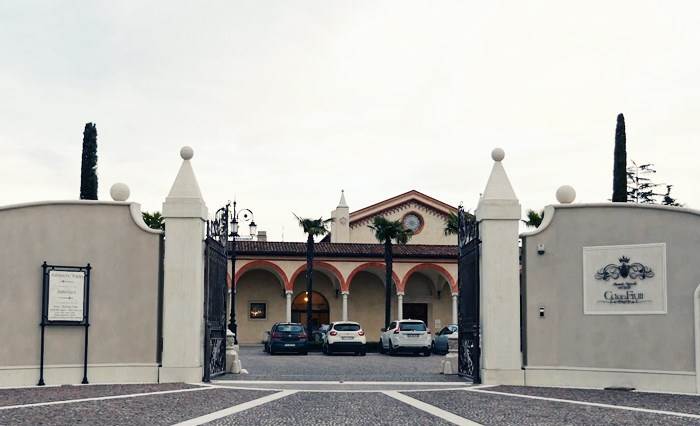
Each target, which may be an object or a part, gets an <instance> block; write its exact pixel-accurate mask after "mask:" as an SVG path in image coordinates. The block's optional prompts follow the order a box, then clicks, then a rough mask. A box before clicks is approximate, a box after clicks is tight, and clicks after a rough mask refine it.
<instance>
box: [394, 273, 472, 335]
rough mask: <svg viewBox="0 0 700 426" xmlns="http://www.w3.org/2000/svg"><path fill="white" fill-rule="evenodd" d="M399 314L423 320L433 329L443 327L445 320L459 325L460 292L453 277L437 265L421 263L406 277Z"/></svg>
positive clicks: (402, 288)
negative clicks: (458, 306)
mask: <svg viewBox="0 0 700 426" xmlns="http://www.w3.org/2000/svg"><path fill="white" fill-rule="evenodd" d="M399 291H400V292H401V293H402V295H400V296H399V299H401V307H402V308H401V309H400V313H401V316H402V317H406V316H410V317H411V318H414V319H422V320H424V321H425V322H426V324H429V325H430V326H431V327H435V328H438V327H443V326H445V325H446V324H445V323H444V321H445V320H447V319H448V318H450V322H451V323H457V304H458V299H457V296H458V289H457V282H456V280H455V278H454V276H453V275H452V274H451V273H450V272H449V271H448V270H447V269H446V268H445V267H443V266H441V265H438V264H435V263H419V264H417V265H415V266H413V267H411V269H409V270H408V271H407V272H406V273H405V274H404V277H403V280H402V282H401V287H400V290H399Z"/></svg>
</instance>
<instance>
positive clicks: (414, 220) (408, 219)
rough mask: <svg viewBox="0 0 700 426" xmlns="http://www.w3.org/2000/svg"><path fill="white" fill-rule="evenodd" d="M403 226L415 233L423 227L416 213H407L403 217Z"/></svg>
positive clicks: (421, 220)
mask: <svg viewBox="0 0 700 426" xmlns="http://www.w3.org/2000/svg"><path fill="white" fill-rule="evenodd" d="M403 226H404V228H406V229H410V230H411V231H413V233H414V234H415V233H417V232H418V231H420V229H421V228H422V227H423V219H421V217H420V216H418V215H417V214H414V213H409V214H407V215H406V216H404V218H403Z"/></svg>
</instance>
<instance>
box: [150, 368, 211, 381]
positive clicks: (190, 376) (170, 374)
mask: <svg viewBox="0 0 700 426" xmlns="http://www.w3.org/2000/svg"><path fill="white" fill-rule="evenodd" d="M203 376H204V368H203V367H160V369H159V372H158V377H159V380H158V382H159V383H178V382H185V383H199V382H201V381H202V377H203Z"/></svg>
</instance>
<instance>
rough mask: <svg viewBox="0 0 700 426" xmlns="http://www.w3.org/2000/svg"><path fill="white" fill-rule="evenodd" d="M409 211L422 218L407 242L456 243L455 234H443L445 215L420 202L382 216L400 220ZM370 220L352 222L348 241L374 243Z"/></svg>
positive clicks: (375, 240) (398, 208) (403, 206)
mask: <svg viewBox="0 0 700 426" xmlns="http://www.w3.org/2000/svg"><path fill="white" fill-rule="evenodd" d="M410 212H414V213H417V214H418V215H420V217H422V218H423V228H422V229H421V230H420V231H419V232H418V233H417V234H415V235H414V236H413V237H412V238H411V240H410V241H409V242H408V243H409V244H444V245H455V244H457V236H455V235H450V236H445V231H444V230H445V216H443V215H440V214H438V213H436V212H435V211H434V210H429V209H427V208H426V207H424V206H422V205H420V204H417V203H408V204H405V205H402V206H400V207H397V208H396V209H395V210H393V211H391V212H389V213H386V214H384V217H386V218H387V219H389V220H402V219H403V217H404V216H405V215H406V214H408V213H410ZM370 222H371V218H369V219H365V220H362V221H359V222H356V223H352V224H351V227H350V242H352V243H376V242H377V239H376V238H375V237H374V231H372V230H371V229H369V228H368V227H367V225H369V224H370Z"/></svg>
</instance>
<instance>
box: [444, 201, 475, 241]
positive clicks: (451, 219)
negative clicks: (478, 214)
mask: <svg viewBox="0 0 700 426" xmlns="http://www.w3.org/2000/svg"><path fill="white" fill-rule="evenodd" d="M460 207H461V205H460ZM464 218H465V219H466V220H467V221H470V220H474V219H476V218H475V217H474V215H473V214H471V213H469V212H468V211H466V212H464ZM444 232H445V236H446V237H447V236H450V235H459V215H458V214H457V213H454V212H450V213H448V214H447V219H445V229H444Z"/></svg>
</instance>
